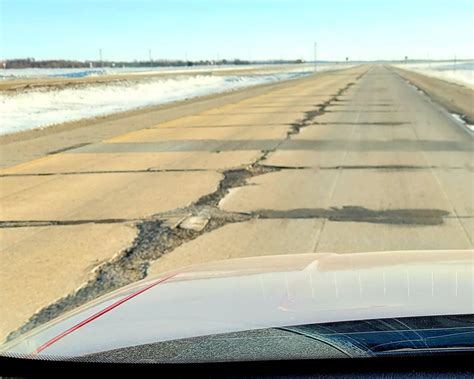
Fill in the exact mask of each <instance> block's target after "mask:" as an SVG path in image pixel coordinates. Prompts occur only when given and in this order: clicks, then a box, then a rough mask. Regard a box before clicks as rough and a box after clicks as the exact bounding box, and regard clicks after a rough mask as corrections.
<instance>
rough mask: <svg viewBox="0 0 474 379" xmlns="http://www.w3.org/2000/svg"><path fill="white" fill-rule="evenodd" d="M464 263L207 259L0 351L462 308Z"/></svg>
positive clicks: (433, 254)
mask: <svg viewBox="0 0 474 379" xmlns="http://www.w3.org/2000/svg"><path fill="white" fill-rule="evenodd" d="M473 262H474V250H457V251H456V250H454V251H396V252H393V251H392V252H375V253H351V254H332V253H324V254H294V255H279V256H266V257H254V258H241V259H232V260H225V261H219V262H211V263H206V264H202V265H196V266H190V267H186V268H184V269H182V270H177V271H173V272H168V273H165V274H162V275H160V276H158V277H148V278H146V279H145V280H142V281H139V282H137V283H134V284H132V285H128V286H126V287H124V288H121V289H119V290H117V291H114V292H112V293H110V294H107V295H105V296H102V297H100V298H98V299H96V300H94V301H93V302H91V303H89V304H86V305H84V306H82V307H79V308H78V309H76V310H74V311H72V312H69V313H66V314H65V315H63V316H61V317H60V318H57V319H55V320H53V321H51V322H49V323H46V324H44V325H43V326H41V327H39V328H36V329H34V330H32V331H31V332H29V333H27V334H25V335H23V336H20V337H18V338H17V339H16V340H14V341H11V342H9V343H7V344H4V345H3V347H1V348H0V351H1V352H2V353H3V354H9V355H11V354H21V355H22V356H24V354H26V355H28V356H29V357H42V356H43V357H47V356H53V357H58V356H59V357H77V356H81V355H85V354H90V353H97V352H101V351H107V350H111V349H117V348H123V347H127V346H136V345H141V344H148V343H155V342H160V341H169V340H176V339H182V338H190V337H197V336H204V335H211V334H218V333H228V332H237V331H244V330H252V329H261V328H270V327H283V326H291V325H302V324H315V323H324V322H339V321H352V320H366V319H380V318H395V317H414V316H434V315H446V314H450V315H455V314H471V313H473V308H474V298H473V293H474V289H473V287H474V286H473V284H474V265H473Z"/></svg>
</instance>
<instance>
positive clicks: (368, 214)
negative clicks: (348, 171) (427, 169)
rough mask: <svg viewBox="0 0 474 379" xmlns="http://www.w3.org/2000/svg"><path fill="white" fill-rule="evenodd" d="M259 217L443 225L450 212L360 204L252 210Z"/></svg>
mask: <svg viewBox="0 0 474 379" xmlns="http://www.w3.org/2000/svg"><path fill="white" fill-rule="evenodd" d="M252 215H254V216H257V217H259V218H265V219H270V218H277V219H282V218H283V219H306V218H311V219H314V218H325V219H328V220H330V221H339V222H369V223H374V224H392V225H411V226H413V225H420V226H428V225H441V224H443V217H446V216H448V215H449V212H447V211H444V210H442V209H386V210H374V209H367V208H364V207H358V206H343V207H341V208H337V207H333V208H329V209H324V208H315V209H310V208H300V209H291V210H284V211H282V210H271V209H261V210H258V211H255V212H252Z"/></svg>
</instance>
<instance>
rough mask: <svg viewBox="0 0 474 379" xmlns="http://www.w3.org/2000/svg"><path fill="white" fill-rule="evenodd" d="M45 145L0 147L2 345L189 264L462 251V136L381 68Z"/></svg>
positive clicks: (40, 141)
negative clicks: (285, 256) (65, 314)
mask: <svg viewBox="0 0 474 379" xmlns="http://www.w3.org/2000/svg"><path fill="white" fill-rule="evenodd" d="M224 98H225V101H224V100H222V99H224ZM203 104H204V105H203ZM180 107H181V108H180ZM183 109H185V110H183ZM180 112H181V113H180ZM164 113H166V117H164V116H163V117H162V116H160V115H163V114H164ZM160 117H161V118H160ZM41 133H42V132H38V138H36V137H35V138H29V139H26V140H23V141H16V142H15V141H14V142H12V143H9V144H5V145H3V146H2V155H3V157H2V167H3V168H2V170H1V177H0V182H1V187H0V188H1V192H0V195H1V196H0V219H1V220H0V226H1V228H0V241H1V246H0V249H1V251H2V257H1V263H0V265H1V268H0V273H1V275H0V288H2V291H1V294H0V303H1V304H2V309H3V311H2V318H1V319H0V338H5V337H6V336H7V335H9V333H11V332H13V331H16V330H18V329H19V328H20V327H22V328H23V329H22V330H27V329H28V328H31V327H32V326H34V325H37V324H39V323H41V322H43V321H45V320H47V319H50V318H51V317H53V316H55V315H57V314H59V313H61V312H62V311H65V310H68V309H72V308H74V307H76V306H77V305H78V304H81V303H84V302H85V301H87V300H89V299H92V298H94V297H96V296H98V295H100V294H103V293H105V292H107V291H109V290H111V289H114V288H117V287H119V286H122V285H124V284H127V283H130V282H131V281H135V280H139V279H142V278H144V277H145V276H146V275H152V274H153V275H154V274H158V273H162V272H165V271H167V270H172V269H176V268H179V267H182V266H186V265H189V264H196V263H202V262H207V261H211V260H220V259H229V258H239V257H248V256H258V255H272V254H298V253H309V252H337V253H346V252H367V251H385V250H407V249H408V250H412V249H413V250H415V249H416V250H419V249H422V250H424V249H471V248H473V240H474V198H473V183H474V176H473V168H474V167H473V139H472V136H471V135H470V134H469V133H468V132H467V131H466V130H464V129H463V128H462V127H460V126H459V125H457V124H456V122H455V120H454V119H452V118H451V116H450V115H449V114H448V113H447V112H445V111H443V110H442V109H441V108H440V107H439V106H438V105H436V104H434V103H433V102H432V101H430V99H429V98H428V97H427V96H426V95H425V94H423V93H421V92H420V91H418V90H417V89H416V88H414V87H413V86H411V85H410V84H408V83H407V81H406V80H405V79H404V78H402V77H401V76H400V75H399V73H397V72H395V71H394V70H393V69H392V68H390V67H385V66H379V65H372V66H368V65H364V66H358V67H354V68H350V69H347V70H340V71H332V72H325V73H320V74H317V75H314V76H309V77H306V78H303V79H296V80H293V81H289V82H285V83H278V84H273V85H270V86H265V87H262V88H253V89H247V90H242V91H238V92H236V93H234V94H227V95H221V96H220V97H219V96H218V95H217V96H216V95H214V97H212V98H211V99H210V100H197V101H196V102H195V103H192V102H191V103H184V104H182V105H179V104H178V105H173V107H172V109H171V110H170V109H169V108H165V109H161V110H160V109H158V110H155V111H153V112H145V113H136V114H130V115H128V116H126V117H125V116H124V117H122V118H120V117H115V118H114V117H111V118H108V119H104V120H103V121H100V120H99V121H96V122H95V123H94V124H93V125H86V123H83V124H82V125H80V126H79V127H77V128H75V129H70V130H62V129H59V131H58V132H57V133H52V134H50V135H46V134H44V135H43V134H41ZM91 135H93V137H91ZM42 149H43V150H42ZM48 149H51V150H48ZM20 156H21V157H23V158H18V159H17V157H20ZM25 157H26V158H25ZM12 335H14V334H12ZM12 335H11V336H12Z"/></svg>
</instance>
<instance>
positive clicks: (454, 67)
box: [453, 54, 456, 72]
mask: <svg viewBox="0 0 474 379" xmlns="http://www.w3.org/2000/svg"><path fill="white" fill-rule="evenodd" d="M455 71H456V54H454V61H453V72H455Z"/></svg>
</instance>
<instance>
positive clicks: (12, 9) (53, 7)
mask: <svg viewBox="0 0 474 379" xmlns="http://www.w3.org/2000/svg"><path fill="white" fill-rule="evenodd" d="M473 4H474V1H464V0H450V1H447V0H439V1H436V0H431V1H428V0H426V1H424V0H418V1H417V0H411V1H406V0H392V1H382V0H378V1H377V0H352V1H351V0H332V1H330V0H326V1H324V0H322V1H318V0H312V1H311V0H309V1H298V0H187V1H186V0H175V1H172V0H155V1H154V0H148V1H147V0H136V1H132V0H128V1H124V0H100V1H97V0H36V1H34V0H0V22H1V24H0V58H4V59H5V58H6V59H11V58H22V57H34V58H36V59H53V58H64V59H79V60H88V59H98V57H99V49H100V48H102V49H103V56H104V59H106V60H134V59H137V60H143V59H148V50H150V49H151V51H152V57H153V59H185V57H187V58H188V59H191V60H198V59H206V58H208V59H217V58H218V57H219V58H229V59H233V58H241V59H268V58H277V59H279V58H285V59H287V58H291V59H293V58H295V59H296V58H302V59H305V60H311V59H312V57H313V42H314V41H317V42H318V59H325V60H342V59H344V58H345V57H346V56H347V57H349V59H351V60H358V59H401V58H403V57H404V56H405V55H407V56H408V57H410V58H427V57H429V58H435V59H443V58H452V57H453V56H454V55H457V57H458V58H459V57H465V58H473V56H474V26H473V25H474V5H473Z"/></svg>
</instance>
